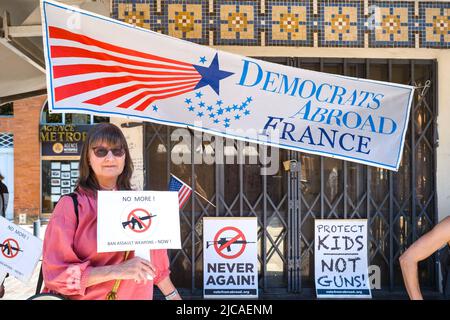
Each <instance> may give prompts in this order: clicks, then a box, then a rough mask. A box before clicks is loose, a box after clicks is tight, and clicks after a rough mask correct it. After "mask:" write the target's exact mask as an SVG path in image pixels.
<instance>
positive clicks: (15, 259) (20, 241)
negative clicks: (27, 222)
mask: <svg viewBox="0 0 450 320" xmlns="http://www.w3.org/2000/svg"><path fill="white" fill-rule="evenodd" d="M0 250H1V251H0V271H4V272H7V273H9V274H11V275H12V276H14V277H15V278H17V279H19V280H20V281H22V282H25V283H26V282H28V281H29V280H30V278H31V276H32V274H33V271H34V269H35V268H36V265H37V263H38V262H39V259H40V257H41V255H42V240H41V239H39V238H37V237H35V236H33V235H32V234H31V233H29V232H28V231H26V230H24V229H23V228H21V227H19V226H17V225H15V224H13V223H11V222H9V221H8V220H7V219H5V218H3V217H0Z"/></svg>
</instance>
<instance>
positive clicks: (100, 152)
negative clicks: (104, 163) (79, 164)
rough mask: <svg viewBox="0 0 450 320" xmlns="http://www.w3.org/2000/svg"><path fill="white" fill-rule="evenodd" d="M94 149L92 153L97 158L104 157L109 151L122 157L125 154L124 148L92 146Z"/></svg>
mask: <svg viewBox="0 0 450 320" xmlns="http://www.w3.org/2000/svg"><path fill="white" fill-rule="evenodd" d="M92 150H94V154H95V156H96V157H97V158H104V157H106V155H107V154H108V152H109V151H111V152H112V154H113V156H115V157H122V156H123V155H124V154H125V149H124V148H112V149H107V148H104V147H94V148H92Z"/></svg>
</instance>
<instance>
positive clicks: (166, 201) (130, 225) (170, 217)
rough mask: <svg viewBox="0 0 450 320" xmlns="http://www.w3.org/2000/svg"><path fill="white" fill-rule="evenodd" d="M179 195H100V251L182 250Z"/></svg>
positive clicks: (172, 193) (98, 232)
mask: <svg viewBox="0 0 450 320" xmlns="http://www.w3.org/2000/svg"><path fill="white" fill-rule="evenodd" d="M178 206H179V205H178V193H177V192H174V191H99V192H98V202H97V207H98V214H97V215H98V218H97V251H98V252H117V251H126V250H138V251H139V249H180V248H181V240H180V216H179V208H178Z"/></svg>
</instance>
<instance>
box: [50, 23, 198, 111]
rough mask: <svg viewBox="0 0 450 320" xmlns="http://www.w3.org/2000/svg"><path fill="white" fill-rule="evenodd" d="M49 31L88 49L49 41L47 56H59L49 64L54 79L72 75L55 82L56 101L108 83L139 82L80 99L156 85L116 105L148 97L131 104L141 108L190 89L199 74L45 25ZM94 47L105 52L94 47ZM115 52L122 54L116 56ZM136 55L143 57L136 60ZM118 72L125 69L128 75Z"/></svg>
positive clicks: (98, 100) (99, 99)
mask: <svg viewBox="0 0 450 320" xmlns="http://www.w3.org/2000/svg"><path fill="white" fill-rule="evenodd" d="M49 35H50V37H51V38H52V39H62V40H69V41H74V42H78V43H80V44H83V45H89V46H90V48H89V49H85V48H79V47H75V46H70V43H69V44H67V43H64V45H51V48H50V56H51V58H54V59H56V58H63V59H62V60H59V61H58V64H57V65H54V66H53V77H54V79H61V78H66V77H73V78H68V79H67V80H64V84H61V85H59V86H58V85H56V86H55V89H54V93H55V101H56V102H58V101H61V100H64V99H67V98H70V97H74V96H77V95H80V94H84V93H88V92H90V91H93V90H97V89H102V88H105V87H108V86H112V85H119V84H126V83H128V82H131V81H135V82H141V83H133V84H130V85H127V86H125V87H122V88H117V89H114V90H113V91H111V92H105V91H103V92H101V93H99V95H98V96H96V97H92V98H89V99H88V100H86V101H84V103H90V104H94V105H98V106H101V105H104V104H105V103H108V102H111V101H113V100H116V99H119V98H120V97H123V96H124V95H129V94H132V93H133V92H134V91H137V90H139V89H159V90H145V91H144V92H141V93H137V92H136V94H135V95H133V96H130V97H129V99H128V100H126V101H124V102H122V103H121V104H120V105H119V106H118V107H120V108H130V107H132V106H133V105H134V104H136V103H138V102H139V101H140V100H142V99H144V98H145V97H148V98H147V99H145V100H144V101H143V102H142V103H140V104H139V105H137V106H136V107H135V108H134V109H135V110H139V111H143V110H145V109H146V108H147V107H148V106H149V105H150V104H151V103H152V102H153V101H156V100H162V99H167V98H170V97H174V96H178V95H181V94H183V93H187V92H190V91H192V90H194V89H195V87H196V85H197V84H198V82H199V81H200V79H201V75H200V74H199V73H198V72H197V70H196V69H195V68H194V66H193V65H192V64H189V63H185V62H181V61H176V60H173V59H167V58H164V57H159V56H156V55H153V54H147V53H143V52H139V51H136V50H131V49H127V48H123V47H119V46H115V45H112V44H109V43H106V42H103V41H99V40H96V39H93V38H90V37H87V36H84V35H81V34H76V33H73V32H70V31H68V30H64V29H61V28H58V27H53V26H51V27H49ZM95 47H97V48H100V49H102V50H105V51H108V52H102V51H95ZM118 54H120V55H122V56H118ZM136 57H139V58H143V59H144V60H143V61H139V60H136ZM64 58H72V60H68V61H66V60H64ZM77 58H79V61H80V63H76V62H77ZM86 58H88V59H92V60H97V61H105V62H112V63H113V65H104V64H99V63H95V62H92V63H89V62H87V61H89V60H87V61H86V60H83V59H86ZM114 63H119V64H120V65H118V64H116V65H114ZM136 67H141V68H144V69H140V68H136ZM101 73H113V74H117V76H113V75H108V76H106V77H105V76H104V75H102V74H101ZM120 73H128V75H122V74H120ZM89 74H90V75H91V76H90V78H91V79H87V80H86V78H84V79H83V78H80V77H76V76H81V75H89ZM142 75H144V76H145V75H147V76H148V77H143V76H142ZM80 102H81V101H80Z"/></svg>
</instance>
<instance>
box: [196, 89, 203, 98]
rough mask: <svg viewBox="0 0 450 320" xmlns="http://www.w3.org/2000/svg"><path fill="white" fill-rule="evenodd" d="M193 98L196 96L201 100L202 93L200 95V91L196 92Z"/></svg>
mask: <svg viewBox="0 0 450 320" xmlns="http://www.w3.org/2000/svg"><path fill="white" fill-rule="evenodd" d="M195 96H196V97H197V98H201V97H202V96H203V93H202V92H201V91H199V92H196V93H195Z"/></svg>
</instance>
